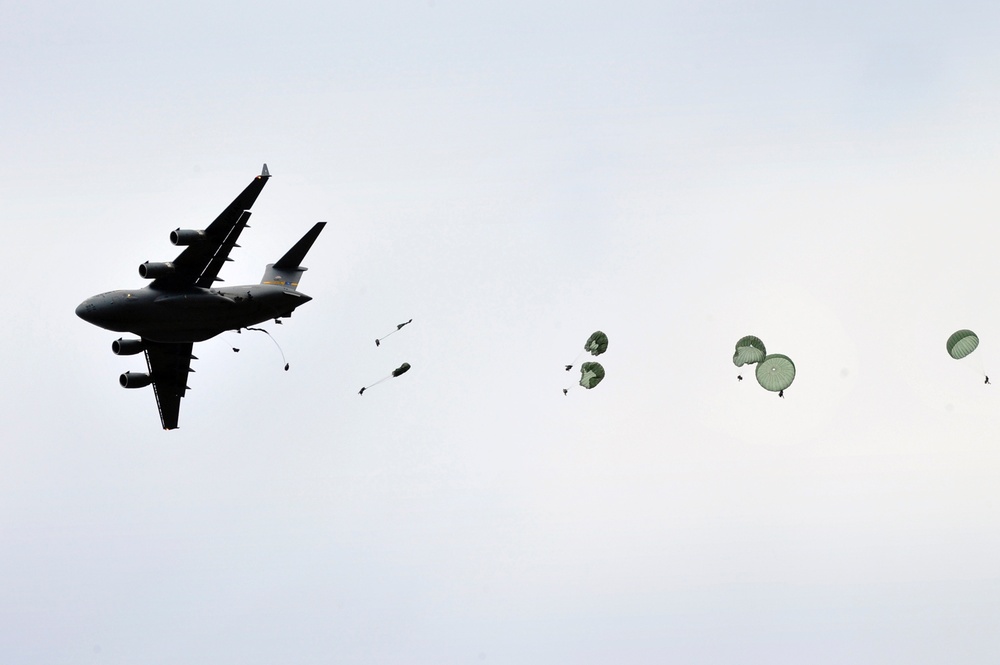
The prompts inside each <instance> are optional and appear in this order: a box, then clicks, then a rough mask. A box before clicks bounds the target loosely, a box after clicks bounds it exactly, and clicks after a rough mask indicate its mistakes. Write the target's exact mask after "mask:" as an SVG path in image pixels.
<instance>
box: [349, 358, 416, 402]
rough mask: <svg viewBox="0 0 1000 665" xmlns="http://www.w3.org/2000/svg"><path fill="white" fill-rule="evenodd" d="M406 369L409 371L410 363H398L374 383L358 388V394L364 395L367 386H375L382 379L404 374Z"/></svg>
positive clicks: (385, 379)
mask: <svg viewBox="0 0 1000 665" xmlns="http://www.w3.org/2000/svg"><path fill="white" fill-rule="evenodd" d="M408 371H410V363H403V364H402V365H400V366H399V367H397V368H396V369H394V370H392V372H390V373H389V374H388V375H387V376H383V377H382V378H381V379H379V380H378V381H376V382H375V383H373V384H371V385H370V386H365V387H364V388H362V389H361V390H359V391H358V394H359V395H364V394H365V391H366V390H368V389H369V388H372V387H374V386H377V385H378V384H380V383H382V382H383V381H387V380H388V379H393V378H395V377H397V376H401V375H403V374H406V373H407V372H408Z"/></svg>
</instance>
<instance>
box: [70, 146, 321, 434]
mask: <svg viewBox="0 0 1000 665" xmlns="http://www.w3.org/2000/svg"><path fill="white" fill-rule="evenodd" d="M270 177H271V176H270V173H268V171H267V164H265V165H264V168H263V170H262V172H261V174H260V175H259V176H257V177H256V178H254V179H253V181H252V182H251V183H250V184H249V185H247V187H246V189H244V190H243V192H242V193H241V194H240V195H239V196H237V197H236V200H234V201H233V202H232V203H230V204H229V207H228V208H226V209H225V210H224V211H222V214H221V215H219V216H218V217H217V218H216V220H215V221H214V222H212V223H211V224H209V225H208V227H206V228H205V229H204V230H190V229H176V230H174V231H171V232H170V241H171V242H172V243H173V244H174V245H178V246H183V247H184V250H183V251H182V252H181V253H180V255H178V257H177V258H176V259H174V260H173V261H168V262H165V263H151V262H149V261H147V262H145V263H143V264H142V265H140V266H139V275H140V276H141V277H143V278H145V279H149V280H151V281H150V283H149V284H148V285H147V286H145V287H143V288H139V289H131V290H129V289H125V290H120V291H108V292H107V293H102V294H100V295H96V296H93V297H91V298H87V299H86V300H84V301H83V302H82V303H80V306H79V307H77V308H76V314H77V316H79V317H80V318H81V319H83V320H84V321H87V322H88V323H92V324H94V325H95V326H100V327H101V328H105V329H107V330H113V331H115V332H127V333H131V334H133V335H137V336H138V338H124V337H120V338H119V339H117V340H115V341H114V342H112V343H111V350H112V351H113V352H114V353H115V354H116V355H120V356H128V355H133V354H138V353H145V354H146V366H147V369H148V371H147V372H125V373H124V374H122V375H121V376H120V377H119V378H118V382H119V383H120V384H121V386H122V387H124V388H142V387H145V386H148V385H152V386H153V394H154V395H155V396H156V406H157V408H158V409H159V411H160V422H161V424H162V425H163V429H167V430H169V429H175V428H176V427H177V416H178V413H179V411H180V404H181V398H182V397H184V394H185V392H186V391H187V390H188V386H187V379H188V373H189V372H193V371H194V370H193V369H191V361H192V360H196V359H197V358H195V356H194V355H192V353H191V351H192V348H193V346H194V343H195V342H202V341H205V340H207V339H210V338H212V337H215V336H216V335H218V334H219V333H222V332H225V331H227V330H236V331H239V330H240V329H241V328H246V327H248V326H252V325H254V324H257V323H261V322H263V321H267V320H268V319H274V321H275V323H281V318H282V317H288V316H291V315H292V312H293V311H294V310H295V308H296V307H298V306H300V305H304V304H305V303H307V302H309V301H310V300H312V298H310V297H309V296H307V295H305V294H304V293H300V292H299V291H298V290H297V287H298V285H299V278H300V277H301V276H302V273H303V272H305V270H306V269H305V268H303V267H302V266H301V263H302V260H303V259H304V258H305V255H306V252H308V251H309V248H310V247H312V245H313V242H315V240H316V238H317V237H318V236H319V234H320V231H322V230H323V227H324V225H325V224H326V222H319V223H317V224H316V225H314V226H313V227H312V228H311V229H309V231H308V232H307V233H306V234H305V235H304V236H302V238H301V239H300V240H299V241H298V242H297V243H295V245H294V246H293V247H292V248H291V249H289V250H288V251H287V252H286V253H285V255H284V256H282V257H281V258H280V259H278V260H277V261H276V262H275V263H271V264H268V266H267V268H266V269H265V270H264V277H263V279H261V281H260V284H249V285H244V286H231V287H220V286H216V282H222V281H223V280H222V279H221V278H220V277H219V270H220V269H221V268H222V266H223V264H225V263H226V262H227V261H232V259H230V258H229V252H230V251H232V249H233V248H234V247H239V245H237V244H236V241H237V240H238V239H239V237H240V233H241V232H242V231H243V229H245V228H247V220H249V219H250V208H251V206H253V204H254V201H256V200H257V196H258V195H259V194H260V192H261V190H262V189H263V188H264V185H265V184H266V183H267V181H268V178H270ZM286 369H287V365H286Z"/></svg>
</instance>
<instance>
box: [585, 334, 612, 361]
mask: <svg viewBox="0 0 1000 665" xmlns="http://www.w3.org/2000/svg"><path fill="white" fill-rule="evenodd" d="M583 350H584V351H588V352H589V353H590V355H592V356H599V355H601V354H602V353H604V352H605V351H607V350H608V336H607V335H605V334H604V333H602V332H601V331H600V330H597V331H595V332H594V333H593V334H592V335H591V336H590V337H588V338H587V342H586V344H584V345H583Z"/></svg>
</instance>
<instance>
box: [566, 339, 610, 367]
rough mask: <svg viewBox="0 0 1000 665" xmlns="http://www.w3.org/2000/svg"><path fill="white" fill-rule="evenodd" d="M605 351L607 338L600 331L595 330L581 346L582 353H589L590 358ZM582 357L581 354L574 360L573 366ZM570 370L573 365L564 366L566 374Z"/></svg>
mask: <svg viewBox="0 0 1000 665" xmlns="http://www.w3.org/2000/svg"><path fill="white" fill-rule="evenodd" d="M607 350H608V336H607V335H605V334H604V333H603V332H601V331H600V330H595V331H594V332H593V333H591V335H590V337H588V338H587V341H586V342H584V344H583V351H584V353H589V354H590V355H592V356H599V355H601V354H602V353H604V352H605V351H607ZM582 355H583V353H581V354H580V355H578V356H577V357H576V358H574V360H573V364H576V361H577V360H578V359H579V358H580V356H582ZM571 369H573V365H566V371H567V372H568V371H570V370H571Z"/></svg>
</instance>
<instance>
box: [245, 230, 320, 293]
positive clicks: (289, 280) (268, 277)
mask: <svg viewBox="0 0 1000 665" xmlns="http://www.w3.org/2000/svg"><path fill="white" fill-rule="evenodd" d="M324 226H326V222H317V223H316V225H315V226H313V227H312V228H311V229H309V232H308V233H306V234H305V235H304V236H302V239H301V240H299V241H298V242H297V243H295V245H294V246H293V247H292V248H291V249H290V250H288V251H287V252H285V255H284V256H282V257H281V258H280V259H278V261H277V262H276V263H269V264H267V268H265V269H264V277H263V279H261V280H260V283H261V284H274V285H277V286H284V287H285V288H289V289H295V288H297V287H298V285H299V279H300V278H301V277H302V273H304V272H305V271H306V269H305V268H303V267H302V260H303V259H305V258H306V252H308V251H309V248H310V247H312V245H313V243H314V242H316V238H317V237H318V236H319V232H320V231H322V230H323V227H324Z"/></svg>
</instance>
